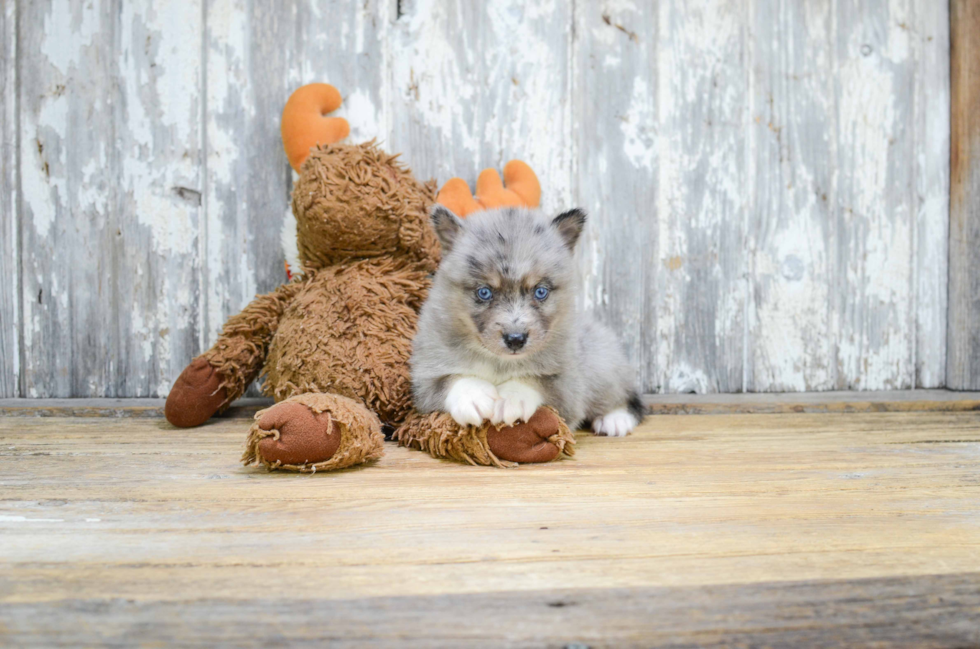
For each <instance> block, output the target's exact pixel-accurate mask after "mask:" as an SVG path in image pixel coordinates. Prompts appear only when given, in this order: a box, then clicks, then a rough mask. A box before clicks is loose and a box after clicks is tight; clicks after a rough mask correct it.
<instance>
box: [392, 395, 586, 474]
mask: <svg viewBox="0 0 980 649" xmlns="http://www.w3.org/2000/svg"><path fill="white" fill-rule="evenodd" d="M395 439H397V440H398V443H399V444H401V445H402V446H408V447H411V448H416V449H419V450H420V451H426V452H427V453H428V454H429V455H431V456H432V457H438V458H446V459H450V460H457V461H460V462H467V463H469V464H479V465H483V466H496V467H511V466H515V464H516V463H521V464H523V463H539V462H552V461H554V460H557V459H558V458H560V457H561V456H563V455H566V456H571V455H574V454H575V436H574V435H572V431H570V430H569V429H568V426H566V425H565V422H564V421H562V419H561V417H559V416H558V413H557V412H556V411H555V410H554V409H553V408H550V407H548V406H542V407H541V408H538V410H537V412H535V413H534V414H533V415H532V416H531V419H530V420H529V421H528V422H527V423H522V424H517V425H515V426H505V427H503V428H497V427H496V426H493V425H491V424H489V423H488V422H484V423H483V424H482V425H480V426H460V425H459V424H457V423H456V422H455V421H454V420H453V418H452V417H450V416H449V415H448V414H446V413H444V412H433V413H429V414H427V415H422V414H418V413H413V414H412V415H411V416H409V418H408V419H407V420H406V421H405V423H404V424H402V426H401V427H400V428H399V429H398V430H397V431H395Z"/></svg>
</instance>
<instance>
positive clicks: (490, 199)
mask: <svg viewBox="0 0 980 649" xmlns="http://www.w3.org/2000/svg"><path fill="white" fill-rule="evenodd" d="M436 201H437V202H439V203H441V204H442V205H445V206H446V207H447V208H449V209H450V210H452V211H453V212H454V213H456V214H457V215H459V216H466V215H467V214H472V213H473V212H479V211H481V210H488V209H491V208H494V207H506V206H524V207H537V206H538V205H539V203H540V202H541V184H540V183H539V182H538V177H537V175H535V173H534V170H533V169H531V167H529V166H527V164H525V163H524V162H521V161H520V160H511V161H510V162H508V163H507V164H506V165H505V166H504V180H503V182H501V180H500V175H499V174H498V173H497V170H496V169H484V170H483V171H481V172H480V177H479V178H477V181H476V196H475V197H474V196H473V195H472V194H470V188H469V185H467V184H466V181H465V180H463V179H462V178H451V179H450V180H449V181H448V182H446V184H445V185H443V186H442V189H440V190H439V195H438V196H437V197H436Z"/></svg>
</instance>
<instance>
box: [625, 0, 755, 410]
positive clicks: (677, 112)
mask: <svg viewBox="0 0 980 649" xmlns="http://www.w3.org/2000/svg"><path fill="white" fill-rule="evenodd" d="M745 7H746V3H744V2H737V1H735V0H730V1H728V0H726V1H724V2H708V1H699V2H687V1H684V0H670V1H668V2H662V3H660V4H659V12H660V15H659V20H658V25H659V33H658V38H657V47H658V51H657V70H658V83H657V107H658V114H659V121H658V140H657V142H658V148H659V154H658V165H657V173H658V178H657V187H658V197H657V226H658V230H659V232H658V244H659V257H657V259H656V263H657V264H658V276H659V277H660V278H662V279H658V281H657V284H656V290H655V291H654V292H653V293H654V296H653V297H650V298H648V299H656V300H657V321H656V331H657V367H656V374H655V376H656V379H655V380H653V381H652V382H651V381H650V377H648V378H647V379H646V381H647V383H648V387H650V388H654V389H655V391H663V392H741V391H743V390H745V389H746V387H747V386H745V383H744V376H743V371H744V353H745V347H744V345H745V327H746V321H745V304H746V301H745V290H746V288H745V287H746V283H745V282H746V256H745V241H746V207H747V205H746V202H745V185H746V182H747V177H746V167H745V164H744V162H745V157H746V126H745V106H746V94H747V92H748V87H747V84H746V76H747V70H746V51H745V47H746V43H745V31H746V18H747V17H746V15H745ZM611 252H613V254H615V252H614V251H611ZM660 268H663V269H664V272H660Z"/></svg>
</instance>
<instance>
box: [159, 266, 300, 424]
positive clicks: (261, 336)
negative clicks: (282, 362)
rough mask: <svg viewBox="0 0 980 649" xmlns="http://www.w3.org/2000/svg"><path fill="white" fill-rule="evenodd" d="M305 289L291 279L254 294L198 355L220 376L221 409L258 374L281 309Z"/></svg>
mask: <svg viewBox="0 0 980 649" xmlns="http://www.w3.org/2000/svg"><path fill="white" fill-rule="evenodd" d="M304 288H305V282H304V281H303V280H294V281H292V282H290V283H289V284H283V285H282V286H280V287H279V288H277V289H276V290H274V291H273V292H271V293H266V294H265V295H259V296H256V298H255V299H254V300H252V302H251V303H250V304H249V305H248V306H246V307H245V308H244V309H242V311H241V313H239V314H237V315H233V316H231V317H230V318H228V321H227V322H226V323H225V326H224V328H223V329H222V330H221V336H220V337H219V338H218V341H217V342H215V343H214V345H213V346H212V347H211V349H209V350H208V351H206V352H204V353H203V354H201V356H200V357H199V358H204V359H206V360H207V362H208V363H209V364H210V365H211V367H213V368H214V369H215V371H216V372H217V374H218V375H219V376H220V377H221V387H222V388H223V389H224V390H225V400H224V403H222V405H221V410H224V409H226V408H227V407H228V406H229V405H231V402H232V401H234V400H235V399H237V398H239V397H240V396H242V395H243V394H245V390H246V389H247V388H248V386H249V384H250V383H251V382H252V381H253V380H255V378H256V377H257V376H258V375H259V372H260V371H261V370H262V363H263V361H264V360H265V356H266V352H267V351H268V349H269V343H270V342H271V341H272V337H273V336H274V335H275V333H276V330H277V329H278V328H279V319H280V318H281V317H282V314H283V311H285V309H286V306H287V305H288V304H289V302H290V301H291V300H292V299H293V297H295V296H296V294H297V293H299V292H300V291H301V290H303V289H304ZM169 399H170V397H169V396H168V397H167V400H168V401H169Z"/></svg>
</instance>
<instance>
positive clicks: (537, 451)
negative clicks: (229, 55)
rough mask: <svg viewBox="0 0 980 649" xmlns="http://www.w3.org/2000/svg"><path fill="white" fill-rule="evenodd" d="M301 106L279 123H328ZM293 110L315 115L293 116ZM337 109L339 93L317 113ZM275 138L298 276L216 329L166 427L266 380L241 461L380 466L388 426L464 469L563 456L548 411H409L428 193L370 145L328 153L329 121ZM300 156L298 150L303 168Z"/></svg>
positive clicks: (168, 410)
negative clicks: (282, 156) (488, 414)
mask: <svg viewBox="0 0 980 649" xmlns="http://www.w3.org/2000/svg"><path fill="white" fill-rule="evenodd" d="M325 85H326V84H319V86H325ZM327 88H328V89H329V91H332V92H334V93H335V92H336V90H335V89H333V88H332V86H327ZM324 90H325V89H324V88H322V87H318V88H317V89H316V92H320V93H321V94H322V93H323V92H324ZM309 92H312V91H309V90H308V89H305V88H304V89H300V91H297V94H299V93H309ZM328 94H329V92H328ZM301 98H302V97H301ZM304 102H305V104H304ZM304 102H292V100H291V103H290V104H287V106H289V107H290V110H287V111H284V115H283V119H284V122H290V120H297V119H299V120H300V121H302V120H303V119H306V120H307V121H308V122H315V120H316V119H317V118H319V117H320V116H321V115H322V113H324V112H326V110H325V108H324V106H321V105H320V104H319V102H317V101H313V100H310V99H309V97H306V98H305V99H304ZM297 105H305V106H306V107H307V110H308V111H313V112H315V115H304V114H302V111H300V112H299V113H297V112H296V110H295V109H296V107H297ZM337 105H339V93H338V94H337V101H336V102H333V103H330V104H325V106H327V107H329V106H333V108H336V107H337ZM329 119H331V120H336V119H338V118H329ZM282 132H283V137H284V146H285V147H286V151H287V155H288V157H289V159H290V161H291V162H292V161H297V162H298V163H299V164H300V165H301V166H300V176H299V180H298V181H297V182H296V184H295V186H294V188H293V201H292V208H293V214H294V216H295V219H296V239H297V245H298V250H299V263H300V266H301V268H300V269H299V270H301V271H302V272H301V273H297V274H296V276H295V277H294V279H293V280H292V281H290V282H289V283H287V284H284V285H282V286H280V287H279V288H278V289H276V290H275V291H273V292H272V293H268V294H266V295H260V296H258V297H256V298H255V299H254V300H253V301H252V303H251V304H249V305H248V306H247V307H245V309H244V310H243V311H242V312H241V313H239V314H238V315H235V316H232V317H231V318H230V319H229V320H228V321H227V322H226V323H225V326H224V329H223V331H222V334H221V336H220V337H219V339H218V341H217V342H216V343H215V344H214V346H212V347H211V349H209V350H208V351H206V352H205V353H203V354H202V355H200V356H198V357H197V358H195V359H194V360H193V361H192V362H191V363H190V365H189V366H188V367H187V368H186V369H185V370H184V371H183V373H181V375H180V376H179V377H178V378H177V380H176V382H175V383H174V386H173V389H172V390H171V392H170V394H169V396H168V397H167V403H166V407H165V414H166V417H167V420H168V421H169V422H170V423H171V424H173V425H175V426H179V427H189V426H198V425H201V424H203V423H204V422H206V421H207V420H208V419H209V418H210V417H211V416H212V415H214V414H215V413H217V412H220V411H222V410H224V409H225V408H227V407H228V406H229V405H230V404H231V403H232V402H233V401H234V400H235V399H237V398H238V397H240V396H241V395H242V394H243V393H244V392H245V390H246V388H247V387H248V385H249V384H250V383H251V382H252V381H253V380H255V379H256V378H258V377H259V376H260V375H263V376H264V378H265V381H264V385H263V390H264V392H265V394H268V395H270V396H272V397H274V398H275V400H276V401H277V403H276V405H274V406H272V407H271V408H267V409H265V410H263V411H261V412H259V413H257V414H256V417H255V422H254V423H253V424H252V426H251V429H250V430H249V433H248V437H247V441H246V450H245V453H244V455H243V457H242V460H243V462H245V463H246V464H250V463H253V462H259V463H262V464H264V465H265V466H266V467H268V468H270V469H286V470H293V471H305V472H313V471H323V470H329V469H341V468H345V467H349V466H352V465H356V464H360V463H363V462H366V461H369V460H373V459H376V458H378V457H380V456H381V455H382V454H383V452H384V448H383V445H384V436H383V434H382V429H383V428H385V427H387V428H388V429H389V430H394V429H395V428H398V427H399V426H400V427H401V428H400V429H399V431H398V433H399V434H398V436H399V439H400V440H401V441H402V443H403V444H409V445H412V446H414V447H416V448H420V449H423V450H427V451H429V452H430V453H431V454H432V455H434V456H437V457H450V458H454V459H457V460H463V461H469V462H471V463H474V464H486V465H496V466H506V465H508V464H510V463H512V462H547V461H550V460H553V459H555V458H556V457H558V456H559V455H560V454H561V453H562V452H564V453H566V454H571V448H572V447H571V444H573V443H574V441H573V439H572V436H571V433H570V432H569V430H568V428H567V427H566V426H565V424H564V422H562V421H561V420H560V418H559V417H558V416H557V414H556V413H555V412H554V411H552V410H550V409H547V408H542V409H541V410H539V411H538V412H537V413H535V415H534V416H533V417H532V418H531V420H530V421H528V422H526V423H519V424H517V425H515V426H511V427H506V428H502V429H497V428H495V427H493V426H491V425H489V424H488V423H485V424H484V425H483V426H481V427H472V426H471V427H466V428H465V429H462V430H461V427H460V426H459V425H458V424H456V422H455V421H453V420H452V419H451V418H449V417H447V416H444V415H427V416H422V415H419V414H418V413H416V412H415V411H414V410H413V409H412V407H411V381H410V377H409V368H408V359H409V355H410V353H411V341H412V337H413V335H414V333H415V326H416V321H417V318H418V312H419V309H420V308H421V305H422V303H423V301H424V300H425V296H426V293H427V291H428V288H429V285H430V278H431V274H432V273H433V272H434V271H435V269H436V267H437V265H438V262H439V244H438V241H437V239H436V237H435V234H434V233H433V231H432V229H431V227H430V225H429V217H428V215H429V210H430V208H431V207H432V204H433V202H434V200H435V185H434V184H433V183H432V182H429V183H421V182H419V181H417V180H416V179H415V177H414V176H413V175H412V173H411V171H410V170H409V169H407V168H406V167H405V166H404V165H402V164H401V163H399V162H398V161H397V159H396V156H392V155H388V154H387V153H385V152H383V151H382V150H381V149H379V148H378V147H377V146H376V145H375V144H374V142H368V143H365V144H360V145H347V144H336V143H335V142H333V141H332V139H333V138H338V137H340V138H342V137H344V136H345V135H346V132H347V128H346V124H338V123H337V122H336V121H332V122H329V128H328V129H327V132H325V134H324V133H321V134H319V135H317V136H316V137H317V138H318V139H317V140H315V146H314V147H313V148H312V149H309V148H308V147H309V142H310V140H309V134H308V133H306V132H305V131H304V130H303V129H301V128H297V127H296V125H295V124H293V123H291V122H290V123H288V124H287V123H284V124H283V129H282ZM297 147H307V149H306V153H307V154H308V155H306V156H305V160H303V159H302V158H303V157H304V156H303V155H302V153H303V152H297Z"/></svg>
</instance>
